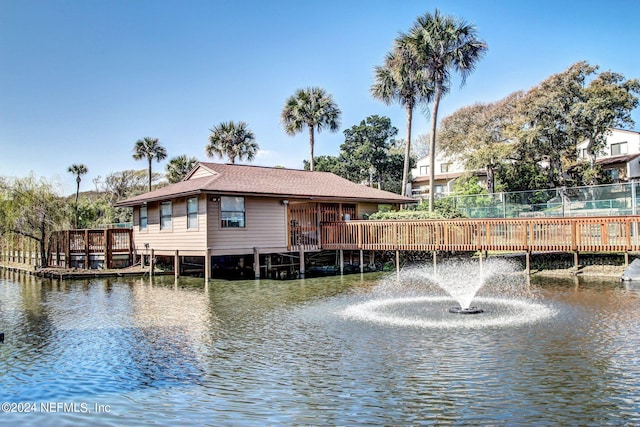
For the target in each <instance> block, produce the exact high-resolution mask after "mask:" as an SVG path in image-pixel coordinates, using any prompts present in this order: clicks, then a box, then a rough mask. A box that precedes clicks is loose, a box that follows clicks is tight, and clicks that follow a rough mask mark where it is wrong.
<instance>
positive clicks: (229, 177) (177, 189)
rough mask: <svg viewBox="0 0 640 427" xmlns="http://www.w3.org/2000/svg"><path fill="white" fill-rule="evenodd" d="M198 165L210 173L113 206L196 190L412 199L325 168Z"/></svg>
mask: <svg viewBox="0 0 640 427" xmlns="http://www.w3.org/2000/svg"><path fill="white" fill-rule="evenodd" d="M198 168H203V169H201V171H202V170H204V171H207V172H210V173H211V174H212V175H211V176H201V175H202V174H195V173H194V172H193V171H192V173H191V174H190V176H201V177H199V178H189V177H187V179H186V181H181V182H178V183H176V184H171V185H168V186H166V187H163V188H160V189H158V190H155V191H151V192H149V193H145V194H141V195H139V196H136V197H132V198H130V199H126V200H122V201H120V202H118V203H116V206H135V205H139V204H142V203H143V202H149V201H157V200H166V199H170V198H175V197H184V196H189V195H195V194H199V193H214V194H241V195H256V196H258V195H259V196H267V197H289V198H304V199H311V198H313V199H324V200H327V199H329V200H345V201H370V202H378V203H415V200H414V199H411V198H409V197H403V196H400V195H398V194H395V193H391V192H388V191H381V190H377V189H375V188H371V187H367V186H365V185H361V184H356V183H353V182H351V181H349V180H346V179H344V178H341V177H339V176H337V175H334V174H332V173H329V172H315V171H314V172H310V171H304V170H296V169H284V168H270V167H262V166H248V165H231V164H220V163H202V162H201V163H199V164H198ZM194 171H195V170H194Z"/></svg>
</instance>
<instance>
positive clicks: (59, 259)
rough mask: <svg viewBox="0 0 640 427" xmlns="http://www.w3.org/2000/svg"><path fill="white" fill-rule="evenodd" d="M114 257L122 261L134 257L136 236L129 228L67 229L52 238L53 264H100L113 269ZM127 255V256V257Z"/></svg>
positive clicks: (50, 255) (50, 262)
mask: <svg viewBox="0 0 640 427" xmlns="http://www.w3.org/2000/svg"><path fill="white" fill-rule="evenodd" d="M114 256H119V258H121V261H120V264H130V263H131V262H132V260H133V235H132V230H131V229H128V228H108V229H104V230H103V229H100V230H66V231H58V232H55V233H53V234H52V236H51V239H50V250H49V262H48V263H49V266H57V267H76V266H77V265H75V264H81V265H82V267H84V268H90V267H91V265H92V264H94V263H98V264H99V265H101V266H102V268H112V267H113V265H114ZM123 257H124V258H123Z"/></svg>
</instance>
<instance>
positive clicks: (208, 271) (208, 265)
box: [204, 249, 211, 283]
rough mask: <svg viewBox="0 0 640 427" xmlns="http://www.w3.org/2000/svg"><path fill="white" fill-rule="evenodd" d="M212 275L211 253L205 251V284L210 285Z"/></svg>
mask: <svg viewBox="0 0 640 427" xmlns="http://www.w3.org/2000/svg"><path fill="white" fill-rule="evenodd" d="M210 275H211V251H210V250H209V249H207V250H206V251H204V282H205V283H209V277H210Z"/></svg>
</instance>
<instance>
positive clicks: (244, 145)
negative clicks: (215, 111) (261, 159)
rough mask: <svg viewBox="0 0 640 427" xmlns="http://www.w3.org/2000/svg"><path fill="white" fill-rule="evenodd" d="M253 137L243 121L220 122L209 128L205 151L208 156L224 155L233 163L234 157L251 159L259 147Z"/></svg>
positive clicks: (234, 161)
mask: <svg viewBox="0 0 640 427" xmlns="http://www.w3.org/2000/svg"><path fill="white" fill-rule="evenodd" d="M255 139H256V138H255V136H254V135H253V132H251V130H250V129H249V125H247V124H246V123H245V122H242V121H241V122H238V123H235V122H233V121H229V122H222V123H220V124H218V125H216V126H214V127H213V128H211V134H210V135H209V144H208V145H207V146H206V147H205V152H206V153H207V156H209V157H215V156H218V157H221V158H223V157H225V156H226V157H228V158H229V162H231V164H235V163H236V159H238V160H240V161H242V160H249V161H253V159H255V157H256V154H258V150H259V148H260V147H259V146H258V144H257V143H256V142H255Z"/></svg>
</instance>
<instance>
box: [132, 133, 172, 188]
mask: <svg viewBox="0 0 640 427" xmlns="http://www.w3.org/2000/svg"><path fill="white" fill-rule="evenodd" d="M166 157H167V150H166V149H165V148H164V147H163V146H161V145H160V143H159V141H158V138H150V137H145V138H143V139H139V140H137V141H136V143H135V145H134V146H133V158H134V159H136V160H142V159H147V161H148V162H149V166H148V177H149V191H151V177H152V170H151V163H152V161H153V160H154V159H155V160H156V161H157V162H159V161H161V160H164V159H165V158H166Z"/></svg>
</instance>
